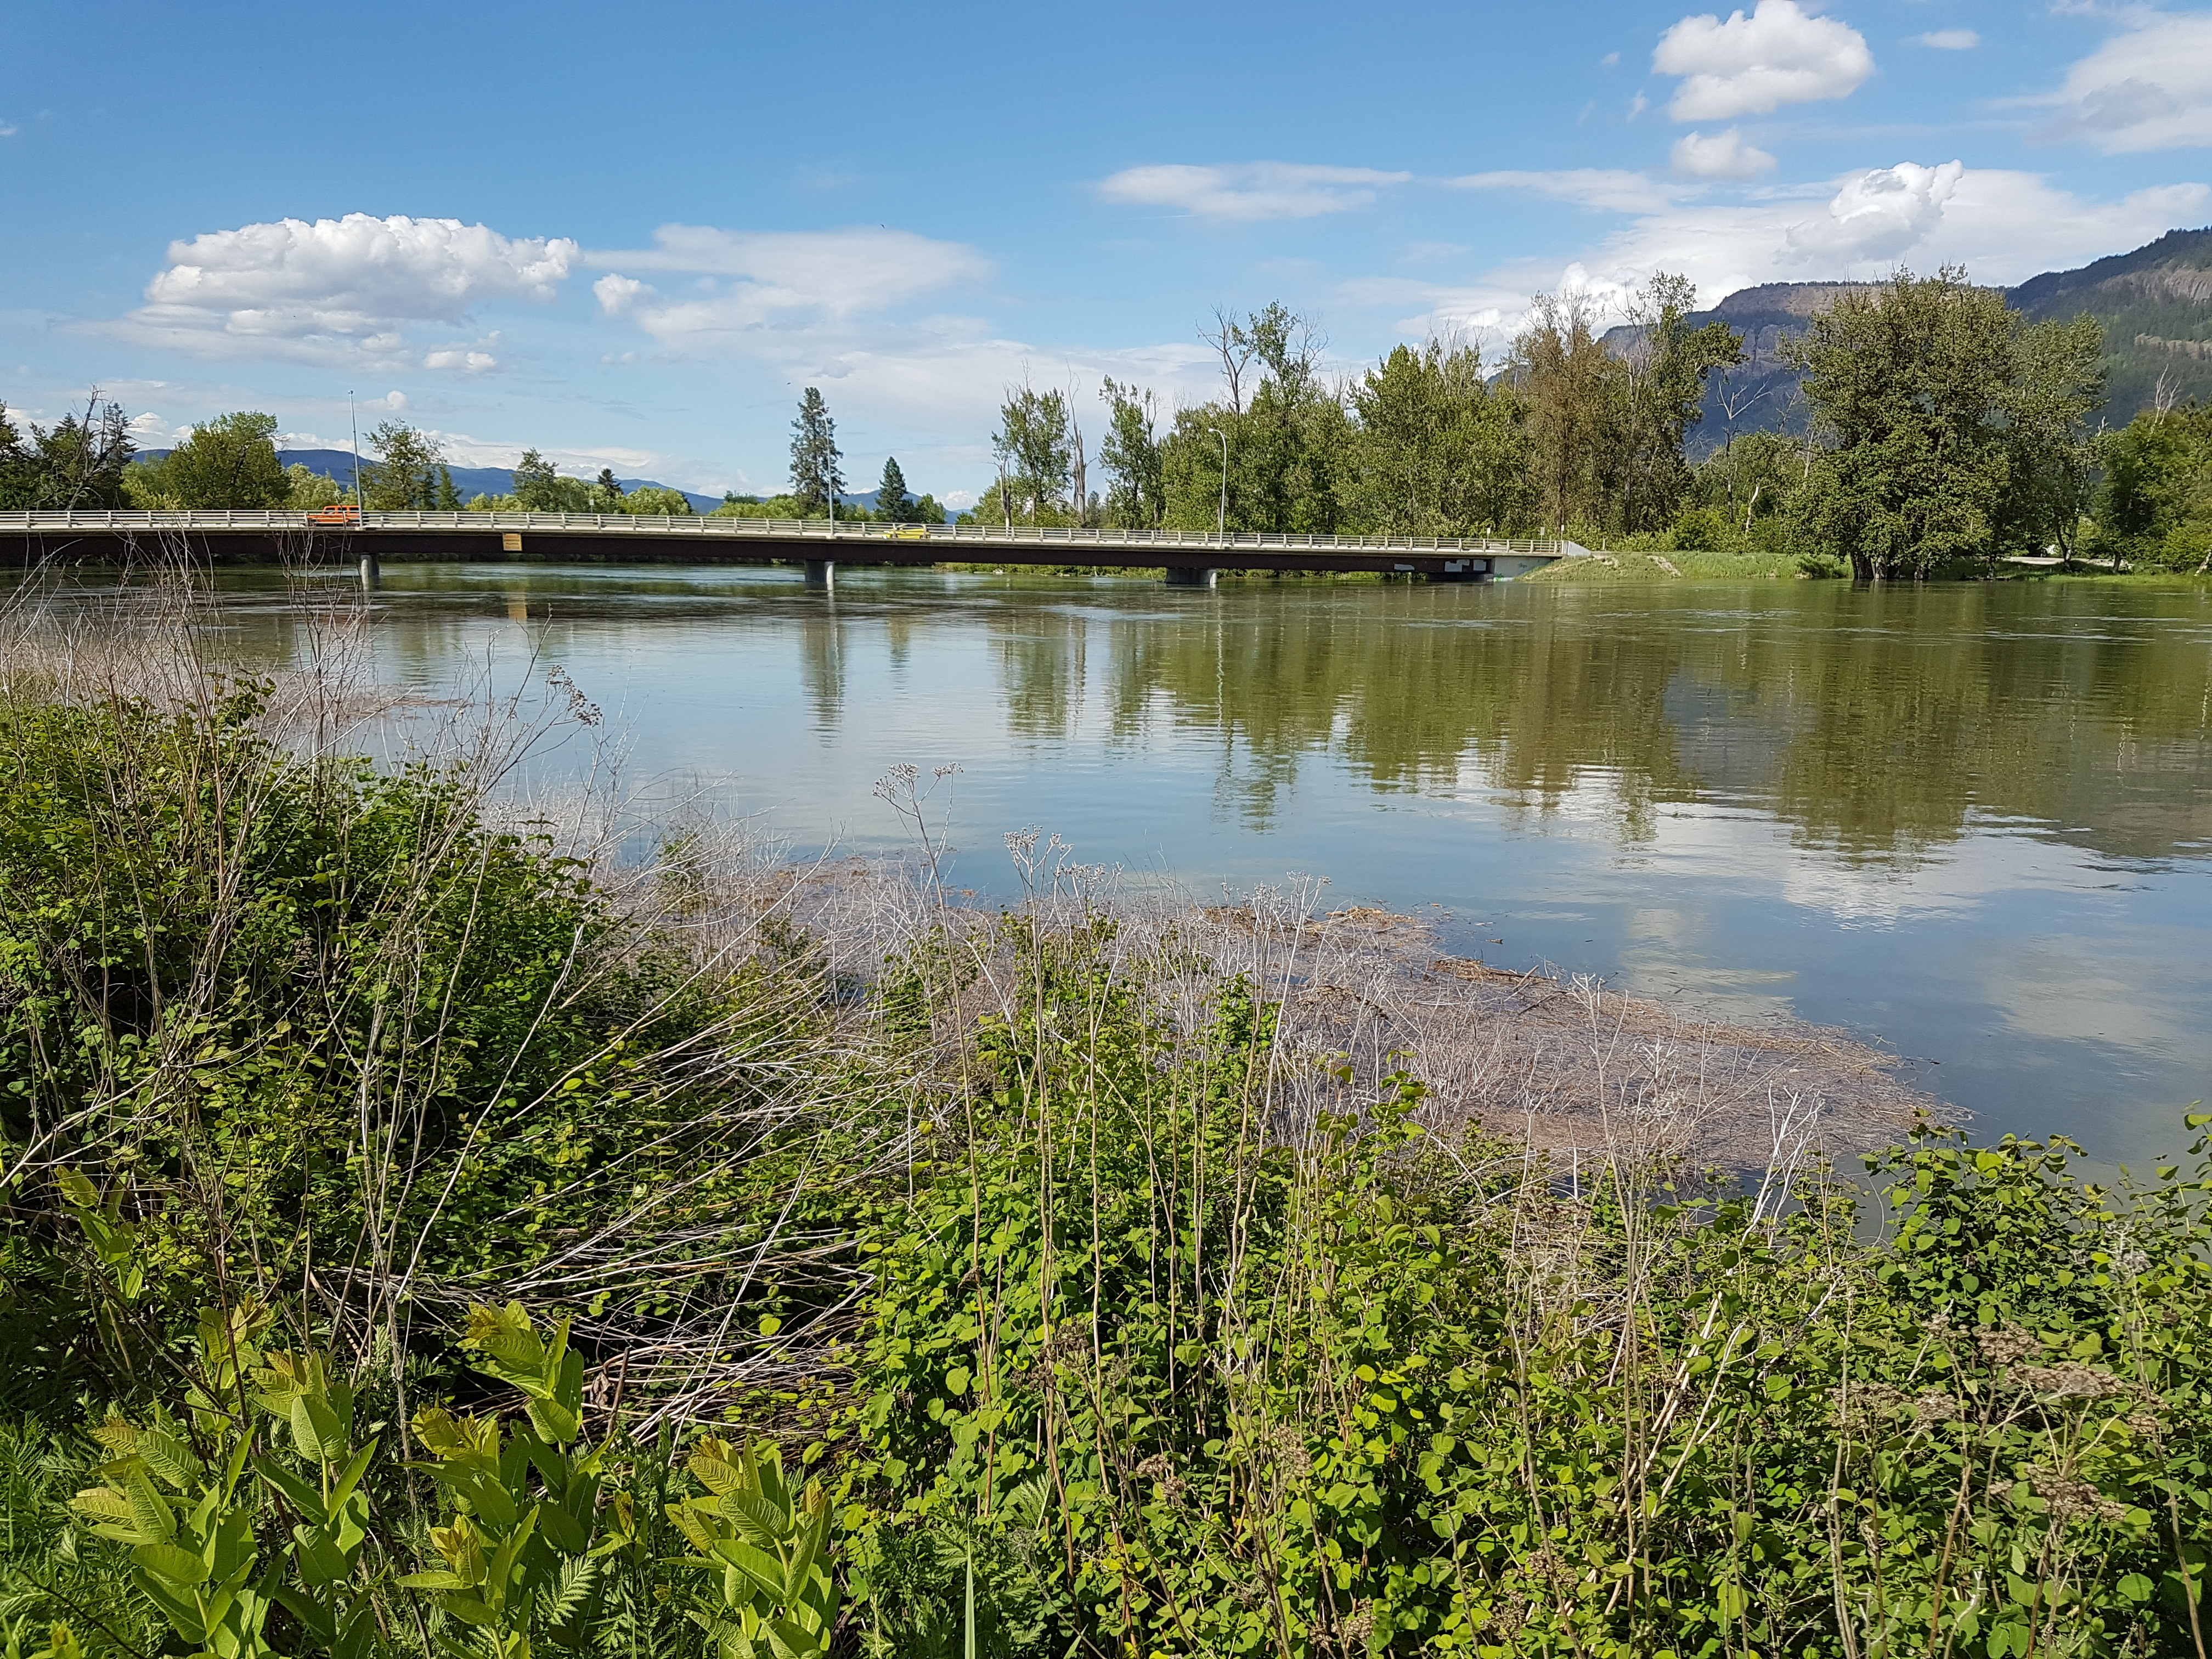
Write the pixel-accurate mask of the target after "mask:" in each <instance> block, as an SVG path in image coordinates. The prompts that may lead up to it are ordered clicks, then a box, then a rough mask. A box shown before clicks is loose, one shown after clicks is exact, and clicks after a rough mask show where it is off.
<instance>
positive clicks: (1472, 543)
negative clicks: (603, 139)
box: [0, 511, 1583, 586]
mask: <svg viewBox="0 0 2212 1659" xmlns="http://www.w3.org/2000/svg"><path fill="white" fill-rule="evenodd" d="M340 517H341V515H340V514H338V513H331V512H327V511H326V512H325V513H320V514H315V515H310V514H307V513H244V512H211V513H106V512H94V513H86V512H67V513H0V559H4V560H6V561H8V562H13V563H17V564H23V565H35V564H40V563H44V562H94V563H112V564H123V563H128V562H134V561H138V560H144V559H148V558H153V557H158V556H161V555H162V554H164V553H169V554H178V553H182V554H187V555H190V556H193V557H197V558H203V559H206V560H208V561H210V562H215V563H219V564H277V563H290V562H313V563H318V564H329V563H339V562H347V563H350V562H356V561H362V562H377V561H381V560H387V559H389V560H434V561H466V562H477V561H482V560H498V559H528V560H532V561H553V562H558V561H568V560H585V561H599V562H615V563H628V562H642V561H647V560H653V561H665V560H680V561H684V562H729V563H771V562H795V563H804V564H805V566H806V568H807V574H808V575H809V577H810V579H812V580H823V581H826V580H830V578H831V574H832V573H833V572H834V570H835V568H836V566H837V565H840V564H855V565H932V564H951V563H961V564H994V565H1081V566H1090V567H1096V568H1121V569H1155V570H1163V569H1164V570H1165V571H1166V573H1167V579H1168V581H1169V583H1170V585H1172V586H1186V585H1188V586H1211V585H1212V580H1213V576H1214V573H1215V572H1216V571H1218V570H1270V571H1283V570H1302V571H1342V572H1368V573H1375V574H1383V575H1402V576H1420V577H1424V578H1425V579H1427V580H1431V581H1488V580H1496V579H1498V578H1501V577H1512V576H1518V575H1524V574H1527V573H1528V572H1529V571H1531V570H1534V569H1538V568H1541V567H1542V566H1544V565H1547V564H1549V563H1551V562H1553V560H1554V559H1559V558H1565V557H1571V556H1575V555H1577V554H1579V553H1581V552H1583V549H1582V548H1579V547H1577V546H1576V545H1575V544H1573V543H1572V542H1561V541H1522V540H1504V539H1492V538H1481V537H1467V538H1460V537H1449V536H1321V535H1261V534H1254V533H1250V532H1241V531H1231V532H1229V533H1228V534H1226V535H1217V534H1214V533H1212V532H1200V531H1186V530H1104V529H1100V530H1075V529H1065V530H1064V529H1053V528H1047V527H1041V526H1022V525H1017V526H1013V527H1012V528H1011V529H1009V528H1007V527H1006V526H1002V525H974V524H963V525H882V524H854V523H851V522H849V521H839V522H836V523H834V524H833V523H832V522H830V521H829V520H826V519H804V520H802V519H737V518H728V519H725V518H705V517H701V518H690V517H687V518H676V517H668V516H663V517H652V516H647V515H641V514H632V513H469V512H458V513H359V514H351V515H345V516H344V517H343V521H341V522H331V520H334V519H339V518H340ZM316 519H319V520H323V521H322V522H315V521H314V520H316Z"/></svg>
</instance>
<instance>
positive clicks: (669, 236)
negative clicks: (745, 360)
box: [583, 225, 991, 338]
mask: <svg viewBox="0 0 2212 1659" xmlns="http://www.w3.org/2000/svg"><path fill="white" fill-rule="evenodd" d="M583 263H584V264H588V265H592V266H594V267H598V268H600V269H604V270H607V271H608V273H609V274H608V275H607V276H602V277H601V278H600V279H599V281H598V282H597V283H593V284H592V292H593V293H595V294H596V295H598V296H599V304H600V307H602V309H604V310H605V312H606V313H608V314H609V315H611V316H629V317H635V318H636V319H639V320H640V321H641V322H643V323H644V325H645V326H646V327H647V330H648V331H650V332H653V333H654V334H656V335H659V336H661V337H664V338H666V337H671V336H673V335H679V334H681V335H700V334H714V333H724V334H726V333H732V332H742V331H745V330H749V329H757V328H762V327H765V326H767V325H769V324H771V323H773V322H775V321H778V320H779V319H793V318H796V317H799V316H803V315H806V314H816V315H822V316H828V317H848V316H852V315H854V314H857V313H866V312H872V311H882V310H885V309H887V308H889V307H893V306H897V305H901V304H903V303H905V302H907V301H910V300H913V299H915V298H916V297H918V296H919V295H925V294H930V293H933V292H936V291H937V290H939V289H945V288H949V287H951V286H953V285H955V284H957V283H972V282H978V281H981V279H982V278H984V277H986V276H989V275H990V272H991V263H990V261H989V260H987V259H986V258H984V257H983V256H982V255H981V253H979V252H976V251H975V249H974V248H972V247H969V246H966V245H964V244H963V243H959V242H947V241H939V240H936V239H934V238H932V237H927V236H922V235H919V234H916V233H915V232H913V231H910V230H889V229H884V228H880V227H875V226H869V227H865V228H862V227H855V228H850V229H845V230H818V231H817V230H805V231H801V230H718V229H715V228H712V227H708V226H701V225H663V226H662V227H661V228H659V230H657V231H655V232H654V233H653V246H651V247H649V248H635V249H629V250H623V251H596V250H595V251H594V252H591V253H588V254H586V255H585V256H584V258H583ZM632 270H647V271H670V272H676V273H679V274H682V275H684V276H692V277H696V278H700V279H703V286H702V284H701V283H691V284H687V288H686V295H685V296H684V297H683V298H680V299H674V300H668V299H664V298H663V297H662V296H661V295H659V293H658V292H657V291H655V290H654V289H653V287H652V286H651V285H650V284H648V283H645V282H643V281H641V280H640V279H639V278H637V277H635V276H629V275H628V274H627V273H628V272H629V271H632Z"/></svg>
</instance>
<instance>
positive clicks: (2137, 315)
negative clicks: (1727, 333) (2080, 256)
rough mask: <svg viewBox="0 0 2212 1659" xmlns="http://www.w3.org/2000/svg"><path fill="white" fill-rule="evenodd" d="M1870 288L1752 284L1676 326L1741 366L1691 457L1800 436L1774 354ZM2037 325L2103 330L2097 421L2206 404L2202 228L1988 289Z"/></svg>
mask: <svg viewBox="0 0 2212 1659" xmlns="http://www.w3.org/2000/svg"><path fill="white" fill-rule="evenodd" d="M1879 286H1880V284H1879V283H1758V284H1755V285H1753V287H1750V288H1740V289H1736V290H1735V291H1734V292H1733V293H1731V294H1728V295H1723V297H1722V298H1721V299H1719V300H1718V301H1715V302H1714V304H1713V305H1711V307H1707V308H1705V309H1704V310H1701V311H1694V312H1692V313H1689V315H1688V316H1686V318H1684V319H1683V321H1684V322H1685V323H1686V325H1688V326H1690V327H1692V328H1701V327H1703V326H1704V325H1705V324H1707V323H1712V322H1721V323H1726V324H1727V325H1729V327H1731V328H1733V329H1735V330H1736V331H1738V332H1739V333H1741V335H1742V336H1743V337H1744V352H1745V356H1747V359H1748V360H1749V361H1747V362H1745V363H1743V364H1742V365H1741V366H1740V367H1738V368H1735V369H1732V370H1730V371H1729V372H1728V373H1727V374H1725V375H1724V376H1717V377H1715V379H1714V380H1712V381H1711V382H1709V383H1708V385H1707V386H1706V389H1705V399H1704V403H1703V405H1702V407H1703V410H1704V414H1705V418H1704V419H1703V420H1702V421H1701V422H1699V424H1698V426H1697V427H1696V428H1693V429H1692V434H1691V441H1690V447H1691V452H1692V458H1693V459H1694V458H1697V457H1699V456H1703V455H1705V454H1710V453H1711V452H1712V451H1713V450H1715V449H1717V448H1718V447H1720V446H1721V444H1722V443H1723V442H1724V441H1726V440H1727V438H1728V436H1729V434H1730V433H1731V432H1734V433H1746V432H1762V431H1763V432H1787V433H1798V432H1802V431H1803V430H1804V429H1805V422H1806V419H1807V416H1808V411H1807V410H1806V409H1805V406H1804V403H1803V400H1802V398H1798V397H1796V389H1797V376H1796V371H1794V370H1793V369H1791V368H1790V366H1789V365H1788V364H1787V363H1786V362H1783V361H1782V356H1781V353H1782V349H1783V347H1784V344H1785V343H1787V342H1788V341H1789V340H1790V339H1793V338H1795V337H1798V336H1801V335H1802V334H1803V333H1804V332H1805V331H1807V329H1808V328H1809V327H1810V326H1811V324H1812V319H1813V318H1814V317H1815V316H1817V315H1818V314H1819V313H1820V312H1822V311H1824V310H1826V308H1827V307H1829V306H1832V305H1833V304H1834V303H1835V302H1836V301H1837V300H1838V298H1840V297H1841V296H1842V295H1845V294H1849V293H1856V292H1863V291H1864V290H1866V289H1872V288H1877V287H1879ZM1998 292H2000V293H2001V294H2002V295H2004V298H2005V303H2006V304H2007V305H2009V306H2011V307H2014V308H2015V310H2018V311H2021V312H2024V313H2027V315H2028V316H2030V317H2032V318H2033V319H2036V320H2037V321H2039V322H2041V321H2049V320H2053V319H2065V318H2069V317H2074V316H2078V315H2080V314H2081V313H2083V312H2087V313H2088V314H2089V315H2091V316H2093V317H2094V318H2096V319H2097V320H2098V321H2099V322H2100V324H2102V325H2104V328H2105V356H2104V358H2103V360H2102V361H2103V364H2104V368H2105V374H2106V403H2105V411H2104V413H2105V419H2106V421H2107V422H2109V423H2111V424H2112V425H2114V426H2124V425H2125V424H2126V423H2127V422H2129V421H2130V420H2132V419H2133V418H2134V417H2135V416H2136V415H2137V414H2139V413H2141V412H2142V410H2146V409H2149V408H2152V407H2154V405H2155V404H2156V403H2157V402H2158V401H2159V400H2160V398H2166V399H2167V400H2169V401H2173V402H2180V401H2185V400H2187V399H2191V398H2195V399H2197V400H2198V401H2200V402H2205V403H2212V227H2206V228H2202V229H2197V230H2170V231H2168V232H2166V234H2164V235H2163V236H2160V237H2158V238H2156V239H2155V240H2152V241H2149V242H2146V243H2144V244H2143V245H2142V246H2141V247H2138V248H2134V249H2131V250H2130V251H2129V252H2125V253H2112V254H2107V255H2106V256H2105V257H2104V258H2100V259H2093V260H2092V261H2091V262H2090V263H2089V264H2086V265H2081V266H2079V267H2076V268H2075V269H2072V270H2047V271H2044V272H2041V273H2040V274H2039V275H2037V276H2031V277H2029V278H2028V279H2027V281H2025V282H2023V283H2016V284H2015V285H2014V286H2012V287H2010V288H2004V289H1999V290H1998ZM1636 332H1637V331H1636V329H1635V328H1634V327H1633V326H1632V325H1621V326H1620V327H1616V328H1612V329H1608V330H1607V331H1606V334H1605V341H1606V343H1607V347H1608V348H1609V349H1614V350H1619V349H1621V348H1622V347H1623V346H1624V345H1625V344H1626V342H1627V341H1628V340H1630V339H1632V338H1634V337H1635V335H1636Z"/></svg>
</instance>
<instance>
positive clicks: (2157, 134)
mask: <svg viewBox="0 0 2212 1659" xmlns="http://www.w3.org/2000/svg"><path fill="white" fill-rule="evenodd" d="M2121 17H2122V19H2123V21H2124V23H2125V24H2126V26H2127V27H2126V29H2125V32H2124V33H2120V34H2118V35H2115V36H2114V37H2113V38H2112V40H2107V41H2106V43H2105V44H2104V45H2103V46H2100V47H2099V48H2098V49H2097V50H2096V51H2095V52H2092V53H2090V55H2089V56H2088V57H2087V58H2083V59H2082V60H2081V62H2080V63H2078V64H2075V65H2074V66H2073V68H2072V69H2071V70H2068V71H2067V75H2066V79H2065V81H2064V82H2063V84H2062V85H2061V86H2060V87H2059V88H2058V89H2057V91H2056V92H2054V93H2051V94H2048V95H2046V96H2045V97H2041V98H2037V99H2033V100H2028V101H2029V102H2030V103H2031V104H2036V105H2042V106H2046V107H2049V108H2051V109H2052V110H2053V111H2054V112H2055V113H2054V115H2053V117H2052V119H2051V122H2050V123H2049V125H2046V126H2045V128H2044V129H2043V130H2042V131H2041V132H2039V133H2038V134H2037V135H2036V136H2037V137H2043V138H2081V139H2086V140H2087V142H2089V143H2093V144H2094V145H2095V146H2096V147H2097V148H2098V149H2101V150H2105V151H2106V152H2108V153H2114V154H2124V153H2127V152H2130V151H2135V150H2146V149H2170V148H2174V147H2177V146H2181V145H2195V144H2212V14H2208V13H2204V12H2194V13H2175V12H2160V11H2152V10H2150V9H2147V8H2133V9H2130V10H2128V11H2126V12H2124V13H2122V14H2121Z"/></svg>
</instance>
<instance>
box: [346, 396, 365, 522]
mask: <svg viewBox="0 0 2212 1659" xmlns="http://www.w3.org/2000/svg"><path fill="white" fill-rule="evenodd" d="M346 420H347V422H348V423H349V425H351V426H352V428H353V510H354V511H355V512H356V513H359V512H360V511H361V510H362V499H361V416H359V415H357V414H356V413H355V412H354V407H353V393H352V392H347V393H346Z"/></svg>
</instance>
